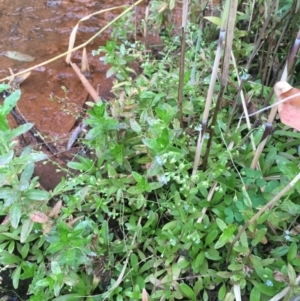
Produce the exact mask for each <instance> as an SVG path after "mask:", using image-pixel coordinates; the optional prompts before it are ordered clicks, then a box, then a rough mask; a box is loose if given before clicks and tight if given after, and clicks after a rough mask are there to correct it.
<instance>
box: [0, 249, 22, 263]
mask: <svg viewBox="0 0 300 301" xmlns="http://www.w3.org/2000/svg"><path fill="white" fill-rule="evenodd" d="M21 261H22V260H21V258H20V257H18V256H16V255H14V254H10V253H9V252H7V251H1V253H0V263H1V264H2V265H8V264H20V263H21Z"/></svg>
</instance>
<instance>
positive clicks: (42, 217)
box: [30, 211, 49, 224]
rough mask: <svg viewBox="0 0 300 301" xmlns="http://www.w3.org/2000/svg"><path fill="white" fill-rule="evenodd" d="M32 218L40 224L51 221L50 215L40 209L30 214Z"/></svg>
mask: <svg viewBox="0 0 300 301" xmlns="http://www.w3.org/2000/svg"><path fill="white" fill-rule="evenodd" d="M30 219H31V220H32V221H34V222H36V223H39V224H45V223H47V222H48V221H49V217H48V216H47V215H46V214H45V213H43V212H40V211H35V212H34V213H32V214H30Z"/></svg>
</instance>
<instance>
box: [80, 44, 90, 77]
mask: <svg viewBox="0 0 300 301" xmlns="http://www.w3.org/2000/svg"><path fill="white" fill-rule="evenodd" d="M81 72H82V73H88V74H89V73H90V66H89V62H88V57H87V54H86V48H85V47H84V48H83V51H82V59H81Z"/></svg>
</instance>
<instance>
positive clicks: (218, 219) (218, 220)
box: [216, 218, 227, 231]
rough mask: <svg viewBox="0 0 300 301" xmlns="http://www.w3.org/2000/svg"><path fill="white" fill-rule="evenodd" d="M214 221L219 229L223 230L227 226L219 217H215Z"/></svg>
mask: <svg viewBox="0 0 300 301" xmlns="http://www.w3.org/2000/svg"><path fill="white" fill-rule="evenodd" d="M216 222H217V225H218V226H219V228H220V230H221V231H224V230H225V229H226V228H227V225H226V224H225V223H224V222H223V221H222V220H221V219H220V218H217V219H216Z"/></svg>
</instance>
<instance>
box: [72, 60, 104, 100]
mask: <svg viewBox="0 0 300 301" xmlns="http://www.w3.org/2000/svg"><path fill="white" fill-rule="evenodd" d="M70 65H71V67H72V68H73V70H74V71H75V73H76V74H77V76H78V77H79V79H80V81H81V82H82V84H83V85H84V87H85V89H86V90H87V91H88V92H89V94H90V95H91V96H92V98H93V99H94V102H96V103H97V102H98V101H99V99H100V97H99V95H98V94H97V92H96V90H95V89H94V88H93V87H92V85H91V84H90V83H89V81H88V80H87V79H86V77H85V76H84V74H82V73H81V71H80V69H79V68H78V67H77V65H76V64H74V63H72V62H70Z"/></svg>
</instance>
